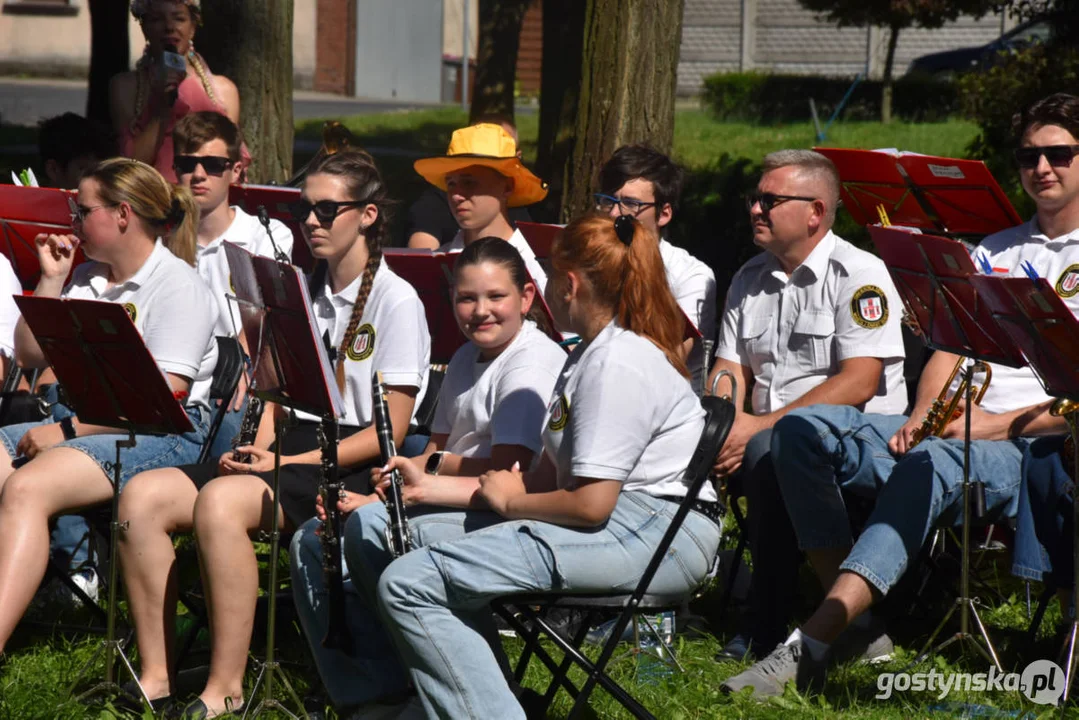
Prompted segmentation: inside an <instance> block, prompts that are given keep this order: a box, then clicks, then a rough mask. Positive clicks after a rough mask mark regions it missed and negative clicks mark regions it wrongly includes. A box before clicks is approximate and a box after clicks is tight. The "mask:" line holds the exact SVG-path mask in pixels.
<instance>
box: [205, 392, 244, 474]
mask: <svg viewBox="0 0 1079 720" xmlns="http://www.w3.org/2000/svg"><path fill="white" fill-rule="evenodd" d="M247 400H248V398H244V404H243V406H242V407H241V408H240V409H239V410H232V409H230V407H231V405H232V398H229V399H228V400H225V401H223V402H224V403H227V407H226V408H224V410H225V417H224V418H223V419H222V420H221V426H220V427H219V428H218V429H217V435H216V436H215V437H214V444H213V445H211V446H210V459H211V460H214V461H216V460H217V459H218V458H219V457H221V456H222V455H224V454H225V453H227V452H228V451H229V450H231V449H232V441H233V440H234V439H236V436H237V435H239V434H240V424H241V422H242V421H243V419H244V412H245V411H246V410H247ZM220 410H222V408H217V407H215V408H214V409H213V413H214V414H216V413H218V412H219V411H220Z"/></svg>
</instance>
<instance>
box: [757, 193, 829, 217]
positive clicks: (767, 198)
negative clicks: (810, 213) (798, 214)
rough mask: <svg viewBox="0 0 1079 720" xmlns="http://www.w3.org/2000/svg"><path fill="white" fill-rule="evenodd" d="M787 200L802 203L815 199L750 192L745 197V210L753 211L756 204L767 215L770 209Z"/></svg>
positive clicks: (802, 196)
mask: <svg viewBox="0 0 1079 720" xmlns="http://www.w3.org/2000/svg"><path fill="white" fill-rule="evenodd" d="M788 200H801V201H803V202H815V201H816V200H817V198H815V197H805V196H804V195H776V194H775V193H767V192H766V193H762V192H752V193H750V194H748V195H746V210H750V211H752V210H753V206H754V205H756V204H757V203H760V205H761V212H763V213H765V214H767V213H768V212H769V211H770V210H771V209H772V208H774V207H775V206H776V205H779V204H780V203H785V202H787V201H788Z"/></svg>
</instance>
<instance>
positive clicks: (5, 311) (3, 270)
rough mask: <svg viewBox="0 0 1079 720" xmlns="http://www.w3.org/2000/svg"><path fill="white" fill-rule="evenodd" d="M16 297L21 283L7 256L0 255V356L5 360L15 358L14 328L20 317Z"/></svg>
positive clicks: (19, 293) (20, 290)
mask: <svg viewBox="0 0 1079 720" xmlns="http://www.w3.org/2000/svg"><path fill="white" fill-rule="evenodd" d="M16 295H22V283H20V282H19V278H18V277H17V276H16V275H15V271H14V270H13V269H12V268H11V261H10V260H8V259H7V255H0V355H3V356H4V357H6V358H14V357H15V326H16V325H18V324H19V317H20V313H19V306H18V305H16V304H15V299H14V298H15V296H16Z"/></svg>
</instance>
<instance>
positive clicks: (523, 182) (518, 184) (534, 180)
mask: <svg viewBox="0 0 1079 720" xmlns="http://www.w3.org/2000/svg"><path fill="white" fill-rule="evenodd" d="M476 165H480V166H482V167H489V168H491V169H492V170H495V171H496V172H498V173H499V174H501V175H504V176H506V177H508V178H510V179H511V180H513V192H511V193H510V196H509V198H507V200H506V206H507V207H521V206H523V205H532V204H533V203H538V202H539V201H540V200H543V199H544V198H545V197H547V183H545V182H543V181H542V180H540V179H539V178H538V177H536V176H535V175H534V174H533V173H532V171H531V170H529V169H528V168H526V167H525V166H524V165H523V164H522V163H521V161H520V160H519V159H518V158H517V157H516V156H513V157H506V158H498V157H491V156H489V155H447V156H442V157H433V158H423V159H422V160H417V161H416V162H415V163H413V165H412V167H414V168H416V172H418V173H419V174H420V175H421V176H422V177H423V179H424V180H426V181H427V182H429V183H431V184H432V185H434V186H435V187H437V188H438V189H440V190H445V189H446V175H447V174H448V173H451V172H456V171H458V170H463V169H465V168H467V167H473V166H476Z"/></svg>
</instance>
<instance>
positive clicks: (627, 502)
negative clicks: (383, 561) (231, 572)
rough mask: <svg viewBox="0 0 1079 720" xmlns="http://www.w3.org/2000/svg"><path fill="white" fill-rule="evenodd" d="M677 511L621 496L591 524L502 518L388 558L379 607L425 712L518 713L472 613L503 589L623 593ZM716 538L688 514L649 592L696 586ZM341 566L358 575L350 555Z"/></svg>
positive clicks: (712, 527)
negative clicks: (578, 525)
mask: <svg viewBox="0 0 1079 720" xmlns="http://www.w3.org/2000/svg"><path fill="white" fill-rule="evenodd" d="M676 509H677V505H676V504H675V503H672V502H670V501H667V500H663V499H659V498H654V497H651V496H649V495H646V494H645V493H643V492H623V493H621V494H620V495H619V497H618V502H617V503H616V505H615V508H614V511H613V512H612V514H611V517H610V519H608V521H607V522H606V523H604V524H603V525H601V526H599V527H597V528H589V529H577V528H568V527H563V526H560V525H553V524H551V523H545V522H539V521H535V520H515V521H502V522H497V523H496V524H492V525H489V526H488V527H482V528H479V529H477V530H474V531H472V532H469V533H468V534H467V535H465V536H463V537H461V538H458V539H455V540H447V541H443V542H439V543H435V544H433V545H429V546H427V547H423V548H420V549H418V550H414V551H413V552H410V553H408V554H407V555H405V556H403V557H401V558H398V559H397V560H395V561H394V562H393V563H392V564H390V565H389V566H388V567H387V568H386V569H385V571H384V572H383V573H382V575H381V577H380V578H379V580H378V585H377V593H378V600H379V609H380V611H381V613H382V616H383V618H384V619H385V620H386V625H385V627H386V630H387V631H388V632H389V633H390V635H391V637H392V639H393V641H394V643H395V645H396V646H397V649H398V651H399V652H400V655H401V657H402V658H403V659H404V661H405V664H406V665H407V666H408V668H409V669H410V671H411V676H412V682H413V684H414V685H415V686H416V689H417V690H418V691H419V695H420V699H421V700H422V702H423V706H424V710H425V712H426V714H427V716H428V717H442V718H455V719H457V718H462V719H463V718H483V719H486V718H500V719H502V718H507V719H508V718H524V717H525V715H524V711H523V710H522V709H521V706H520V705H519V704H518V702H517V699H516V697H515V696H514V694H513V692H512V691H511V690H510V687H509V684H508V682H507V681H506V679H505V678H504V677H503V674H502V672H501V668H500V667H499V657H498V655H497V654H496V653H495V652H494V651H493V650H492V648H491V645H490V644H489V642H488V640H487V638H486V637H484V635H483V633H482V632H481V631H480V629H479V628H477V627H476V626H475V624H474V622H473V618H475V617H476V616H477V614H479V613H485V612H487V613H489V610H488V607H489V603H490V601H491V600H492V599H494V598H498V597H502V596H505V595H513V594H517V593H529V592H541V593H542V592H561V593H589V592H611V591H614V592H619V591H625V592H629V591H631V590H632V589H633V588H634V587H635V586H636V584H637V582H638V581H639V579H640V577H641V575H642V574H643V572H644V569H645V567H646V565H647V564H648V562H649V560H650V559H651V556H652V553H653V551H654V549H655V547H656V545H657V544H658V543H659V540H660V538H661V537H662V536H663V533H664V532H665V531H666V529H667V527H668V525H669V524H670V520H671V518H672V517H673V516H674V513H675V511H676ZM476 515H488V516H490V517H491V518H492V520H494V519H496V516H494V515H493V514H491V513H476ZM498 519H500V518H498ZM719 536H720V532H719V527H718V526H717V525H716V524H715V523H713V522H712V521H711V520H709V519H707V518H706V517H704V516H703V515H699V514H698V513H695V512H691V513H690V514H689V516H688V517H687V518H686V521H685V524H684V525H683V527H682V531H681V532H680V533H678V535H677V537H676V538H675V541H674V544H673V545H672V546H671V549H670V550H669V552H668V554H667V556H666V558H665V561H664V562H663V563H662V564H661V565H660V568H659V570H658V572H657V573H656V576H655V578H654V580H653V582H652V586H651V590H652V591H653V592H655V593H661V594H671V595H674V594H679V593H685V592H688V591H690V590H691V589H692V588H694V587H696V586H697V584H698V583H699V582H700V581H701V579H702V578H704V576H705V574H706V573H707V572H708V570H709V569H710V568H711V566H712V561H713V559H714V557H715V552H716V548H717V546H718V544H719ZM349 563H350V567H351V569H352V571H353V573H354V574H355V573H357V572H359V568H358V567H357V564H356V563H354V562H353V556H352V554H351V553H350V555H349Z"/></svg>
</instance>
